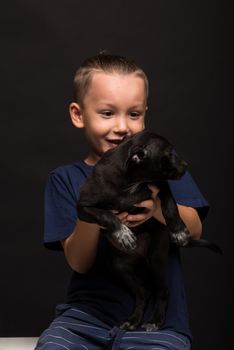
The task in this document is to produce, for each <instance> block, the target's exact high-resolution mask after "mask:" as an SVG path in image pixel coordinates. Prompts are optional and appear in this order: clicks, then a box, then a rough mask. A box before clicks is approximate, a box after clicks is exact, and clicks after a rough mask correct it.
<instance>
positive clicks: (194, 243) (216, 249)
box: [186, 239, 223, 254]
mask: <svg viewBox="0 0 234 350" xmlns="http://www.w3.org/2000/svg"><path fill="white" fill-rule="evenodd" d="M186 247H188V248H190V247H191V248H192V247H205V248H208V249H210V250H212V251H213V252H215V253H217V254H223V251H222V249H221V248H220V247H219V246H218V245H217V244H215V243H213V242H209V241H207V240H206V239H196V240H195V239H191V240H190V241H189V242H188V244H187V245H186Z"/></svg>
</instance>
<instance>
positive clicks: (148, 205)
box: [134, 199, 154, 208]
mask: <svg viewBox="0 0 234 350" xmlns="http://www.w3.org/2000/svg"><path fill="white" fill-rule="evenodd" d="M153 204H154V202H153V199H147V200H146V201H143V202H140V203H137V204H134V207H139V208H151V207H152V205H153Z"/></svg>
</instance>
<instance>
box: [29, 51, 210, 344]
mask: <svg viewBox="0 0 234 350" xmlns="http://www.w3.org/2000/svg"><path fill="white" fill-rule="evenodd" d="M74 92H75V94H74V101H75V102H73V103H71V105H70V116H71V120H72V123H73V125H74V126H75V127H77V128H84V130H85V134H86V137H87V140H88V142H89V146H90V149H89V153H88V155H87V157H86V158H85V160H84V161H79V162H77V163H75V164H73V165H68V166H62V167H60V168H58V169H56V170H55V171H53V172H52V173H51V174H50V177H49V180H48V183H47V187H46V196H45V209H46V210H45V245H46V246H47V247H49V248H51V249H63V250H64V254H65V257H66V259H67V261H68V264H69V265H70V266H71V268H72V269H73V270H74V272H73V275H72V278H71V282H70V286H69V288H68V293H67V300H66V304H63V305H59V306H58V307H57V317H56V318H55V320H54V321H53V322H52V324H51V325H50V327H49V328H48V329H47V330H45V331H44V333H43V334H42V335H41V337H40V339H39V341H38V345H37V347H36V349H37V350H42V349H43V350H52V349H53V350H54V349H69V350H72V349H89V350H96V349H107V348H109V349H139V350H140V349H141V350H143V349H146V350H148V349H177V350H179V349H189V348H190V339H191V334H190V330H189V325H188V316H187V309H186V301H185V295H184V287H183V281H182V274H181V267H180V261H179V253H178V248H177V247H175V246H173V247H172V248H171V251H170V256H169V261H168V269H167V270H168V271H167V281H168V287H169V292H170V298H169V305H168V310H167V317H166V322H165V325H164V327H163V328H162V329H161V330H160V331H157V332H145V331H143V330H142V329H137V330H136V331H131V332H129V331H123V330H120V329H119V328H118V327H117V326H118V324H120V323H121V322H122V321H124V320H126V319H127V317H128V316H129V315H130V314H131V311H132V309H133V307H134V302H135V300H134V297H133V296H132V295H130V294H129V292H128V291H127V290H126V289H125V287H124V286H123V285H122V284H121V283H119V282H118V281H117V280H116V279H115V278H114V276H113V273H112V271H111V269H110V268H109V265H110V264H109V250H108V244H107V241H106V239H105V237H104V235H102V234H100V227H98V225H96V224H89V223H86V222H82V221H79V220H77V212H76V203H77V200H78V197H79V187H80V186H81V184H82V183H83V182H84V181H85V178H86V177H87V175H88V174H89V173H90V172H91V170H92V166H93V165H94V164H95V163H96V162H97V161H98V160H99V159H100V157H101V156H102V155H103V153H104V152H106V151H107V150H108V149H110V148H114V147H117V146H118V144H119V143H120V142H121V141H122V140H123V139H124V138H125V137H126V136H130V135H133V134H135V133H136V132H138V131H141V130H143V129H144V127H145V112H146V110H147V95H148V80H147V77H146V75H145V73H144V72H143V71H142V70H141V69H140V68H139V67H138V66H137V65H136V64H135V63H134V62H132V61H131V60H129V59H127V58H125V57H119V56H113V55H107V54H100V55H97V56H94V57H91V58H89V59H87V60H86V61H85V62H84V63H83V65H82V66H81V67H80V69H79V70H78V71H77V73H76V75H75V79H74ZM170 186H171V189H172V192H173V194H174V196H175V199H176V201H177V203H179V204H178V208H179V212H180V215H181V218H182V219H183V221H184V223H185V224H186V226H187V228H188V230H189V232H190V235H191V237H192V238H193V239H198V238H199V237H200V235H201V221H200V217H199V216H204V213H205V211H206V208H207V203H206V201H205V200H204V198H203V197H202V195H201V194H200V192H199V190H198V189H197V187H196V185H195V184H194V182H193V180H192V178H191V176H190V175H189V174H188V173H186V174H185V175H184V177H183V178H182V179H181V180H179V181H172V182H170ZM151 190H152V199H150V200H147V201H144V202H142V203H136V204H137V205H138V206H141V207H143V208H144V212H143V213H141V214H138V215H129V214H128V213H120V214H116V215H118V217H119V219H120V220H121V221H122V222H123V223H125V224H127V225H128V226H129V227H134V226H137V225H140V224H141V223H142V222H144V221H145V220H148V219H149V218H150V217H152V216H153V217H155V219H157V220H159V221H160V222H162V223H165V221H164V218H163V215H162V212H161V208H160V200H159V198H158V197H157V193H158V189H157V188H155V187H151ZM194 208H196V209H194ZM148 312H150V303H149V306H148V309H147V310H146V314H147V313H148Z"/></svg>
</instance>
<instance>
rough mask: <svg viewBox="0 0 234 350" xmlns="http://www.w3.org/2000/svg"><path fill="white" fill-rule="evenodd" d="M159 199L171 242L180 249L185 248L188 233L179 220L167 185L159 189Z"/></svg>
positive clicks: (187, 241)
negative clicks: (180, 247)
mask: <svg viewBox="0 0 234 350" xmlns="http://www.w3.org/2000/svg"><path fill="white" fill-rule="evenodd" d="M159 198H160V200H161V208H162V213H163V216H164V218H165V221H166V224H167V227H168V228H169V231H170V237H171V240H172V242H174V243H175V244H177V245H179V246H182V247H183V246H186V245H187V244H188V243H189V236H188V234H189V232H188V229H187V227H186V226H185V224H184V222H183V221H182V220H181V218H180V215H179V211H178V208H177V205H176V202H175V200H174V198H173V196H172V194H171V190H170V187H169V185H168V184H167V183H165V184H164V185H163V187H162V188H161V190H160V192H159Z"/></svg>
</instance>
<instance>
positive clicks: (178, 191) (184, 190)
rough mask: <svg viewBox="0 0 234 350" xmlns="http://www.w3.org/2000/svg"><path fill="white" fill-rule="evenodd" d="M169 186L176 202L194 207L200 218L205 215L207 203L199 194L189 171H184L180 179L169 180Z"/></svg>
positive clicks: (207, 208)
mask: <svg viewBox="0 0 234 350" xmlns="http://www.w3.org/2000/svg"><path fill="white" fill-rule="evenodd" d="M169 186H170V189H171V192H172V194H173V197H174V198H175V200H176V203H178V204H181V205H184V206H188V207H193V208H195V209H196V210H197V212H198V214H199V216H200V219H201V220H203V219H204V218H205V217H206V215H207V213H208V210H209V203H208V202H207V200H206V199H205V198H204V197H203V195H202V194H201V192H200V190H199V188H198V186H197V184H196V183H195V181H194V179H193V178H192V176H191V175H190V173H189V172H186V173H185V174H184V175H183V176H182V178H181V179H180V180H173V181H172V180H170V181H169Z"/></svg>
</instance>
